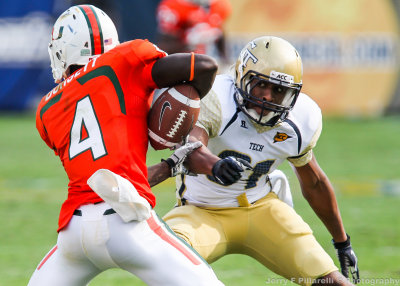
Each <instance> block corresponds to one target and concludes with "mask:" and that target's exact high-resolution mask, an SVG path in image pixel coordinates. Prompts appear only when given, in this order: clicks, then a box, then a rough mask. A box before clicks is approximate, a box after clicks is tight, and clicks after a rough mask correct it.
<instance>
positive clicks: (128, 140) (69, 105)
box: [36, 40, 166, 231]
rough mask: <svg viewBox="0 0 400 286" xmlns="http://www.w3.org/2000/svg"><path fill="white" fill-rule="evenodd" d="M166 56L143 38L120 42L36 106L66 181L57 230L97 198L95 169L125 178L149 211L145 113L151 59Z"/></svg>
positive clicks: (41, 130) (42, 129) (38, 124)
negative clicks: (90, 181) (93, 179)
mask: <svg viewBox="0 0 400 286" xmlns="http://www.w3.org/2000/svg"><path fill="white" fill-rule="evenodd" d="M164 56H166V54H165V53H164V52H163V51H161V50H159V49H158V48H157V47H156V46H154V45H153V44H152V43H150V42H148V41H147V40H134V41H130V42H126V43H123V44H121V45H119V46H117V47H115V48H114V49H113V50H111V51H109V52H107V53H105V54H103V55H101V56H99V57H97V58H94V59H93V60H92V61H90V62H89V63H88V64H87V65H86V66H85V67H83V68H81V69H80V70H78V71H76V72H75V73H74V74H72V75H71V76H70V77H69V78H67V79H66V80H64V81H63V82H62V83H60V84H59V85H58V86H57V87H55V88H54V89H53V90H52V91H51V92H49V93H48V94H47V95H46V96H45V97H43V98H42V100H41V102H40V103H39V106H38V109H37V113H36V127H37V129H38V131H39V133H40V136H41V137H42V139H43V140H44V141H45V142H46V144H47V145H48V146H49V147H50V148H52V149H53V150H54V151H55V153H56V155H57V156H59V157H60V159H61V161H62V164H63V166H64V169H65V171H66V173H67V175H68V178H69V184H68V198H67V200H66V201H65V202H64V204H63V205H62V207H61V212H60V217H59V227H58V231H59V230H61V229H62V228H63V227H65V226H66V225H67V224H68V222H69V220H70V219H71V217H72V214H73V212H74V210H75V209H77V208H78V207H79V206H80V205H84V204H88V203H96V202H100V201H102V199H101V198H100V197H99V196H98V195H97V194H96V193H95V192H93V191H92V190H91V189H90V187H89V186H88V185H87V179H88V178H89V177H90V176H91V175H92V174H93V173H94V172H95V171H96V170H98V169H101V168H103V169H109V170H111V171H113V172H114V173H117V174H119V175H121V176H122V177H124V178H126V179H128V180H129V181H130V182H131V183H132V184H133V185H134V186H135V187H136V189H137V191H138V192H139V194H140V195H141V196H142V197H144V198H146V199H147V201H148V202H149V203H150V204H151V205H152V206H153V207H154V205H155V196H154V194H153V193H152V192H151V189H150V186H149V183H148V181H147V166H146V153H147V147H148V130H147V113H148V111H149V109H150V104H149V102H150V100H149V97H150V96H151V95H152V93H153V91H154V89H155V88H157V86H156V84H155V82H154V81H153V78H152V76H151V70H152V67H153V64H154V63H155V61H156V60H157V59H159V58H162V57H164Z"/></svg>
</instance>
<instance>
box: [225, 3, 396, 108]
mask: <svg viewBox="0 0 400 286" xmlns="http://www.w3.org/2000/svg"><path fill="white" fill-rule="evenodd" d="M231 2H232V5H233V14H232V16H231V18H230V19H229V21H228V23H227V25H226V31H227V36H228V44H227V46H228V47H229V48H230V49H231V50H230V55H231V57H232V59H233V60H234V58H235V57H237V55H238V54H239V51H240V49H241V48H242V47H243V46H244V44H245V43H246V42H248V41H249V40H251V39H252V38H254V37H257V36H261V35H273V36H279V37H282V38H285V39H287V40H288V41H290V42H291V43H292V44H293V45H294V46H295V47H296V49H297V50H298V51H299V53H300V55H301V57H302V60H303V64H304V77H303V92H305V93H307V94H309V95H310V96H311V97H312V98H313V99H314V100H315V101H317V102H318V104H319V105H320V106H321V108H322V109H323V111H324V113H325V114H329V115H345V116H376V115H381V114H382V113H383V112H384V111H385V109H386V108H387V106H388V104H389V103H390V102H391V99H392V98H393V96H394V95H395V91H396V87H397V84H398V78H399V75H398V73H399V26H398V16H397V15H396V10H395V7H394V5H393V3H392V1H389V0H381V1H374V0H352V1H348V0H336V1H320V0H296V1H292V0H246V1H243V0H231Z"/></svg>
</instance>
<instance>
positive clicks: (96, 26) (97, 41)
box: [78, 5, 104, 56]
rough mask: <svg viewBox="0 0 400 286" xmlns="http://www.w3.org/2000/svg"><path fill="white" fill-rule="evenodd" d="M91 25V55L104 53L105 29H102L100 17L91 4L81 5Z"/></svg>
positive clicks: (80, 7)
mask: <svg viewBox="0 0 400 286" xmlns="http://www.w3.org/2000/svg"><path fill="white" fill-rule="evenodd" d="M78 7H79V9H81V11H82V13H83V15H84V16H85V19H86V22H87V24H88V27H89V32H90V41H91V44H92V45H91V46H92V51H91V55H92V56H93V55H100V54H102V53H104V45H103V31H102V29H101V25H100V21H99V18H98V17H97V14H96V12H95V11H94V9H93V8H92V6H91V5H79V6H78Z"/></svg>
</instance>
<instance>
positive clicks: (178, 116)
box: [148, 84, 200, 150]
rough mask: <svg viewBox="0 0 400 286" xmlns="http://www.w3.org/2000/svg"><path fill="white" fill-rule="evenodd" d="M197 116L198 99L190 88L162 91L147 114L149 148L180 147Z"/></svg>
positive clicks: (174, 87)
mask: <svg viewBox="0 0 400 286" xmlns="http://www.w3.org/2000/svg"><path fill="white" fill-rule="evenodd" d="M199 112H200V96H199V94H198V92H197V90H196V89H195V88H194V87H192V86H191V85H190V84H179V85H176V86H173V87H170V88H168V89H166V90H164V91H163V92H162V93H161V95H160V96H159V97H158V98H157V99H156V101H155V102H154V104H153V106H152V107H151V108H150V111H149V114H148V129H149V141H150V144H151V146H152V147H153V148H154V149H155V150H162V149H166V148H173V147H174V146H175V145H177V144H179V143H182V141H183V140H184V139H185V138H186V136H187V135H188V134H189V132H190V130H191V129H192V128H193V126H194V124H195V123H196V121H197V118H198V117H199Z"/></svg>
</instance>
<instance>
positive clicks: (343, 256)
mask: <svg viewBox="0 0 400 286" xmlns="http://www.w3.org/2000/svg"><path fill="white" fill-rule="evenodd" d="M332 243H333V246H334V247H335V250H336V255H337V257H338V259H339V263H340V269H341V272H342V274H343V275H344V276H345V277H346V278H349V274H351V278H352V279H353V283H354V284H357V283H358V282H360V273H359V270H358V260H357V256H356V254H355V253H354V251H353V248H352V247H351V243H350V236H349V235H347V240H346V241H344V242H335V241H334V240H333V239H332Z"/></svg>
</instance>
